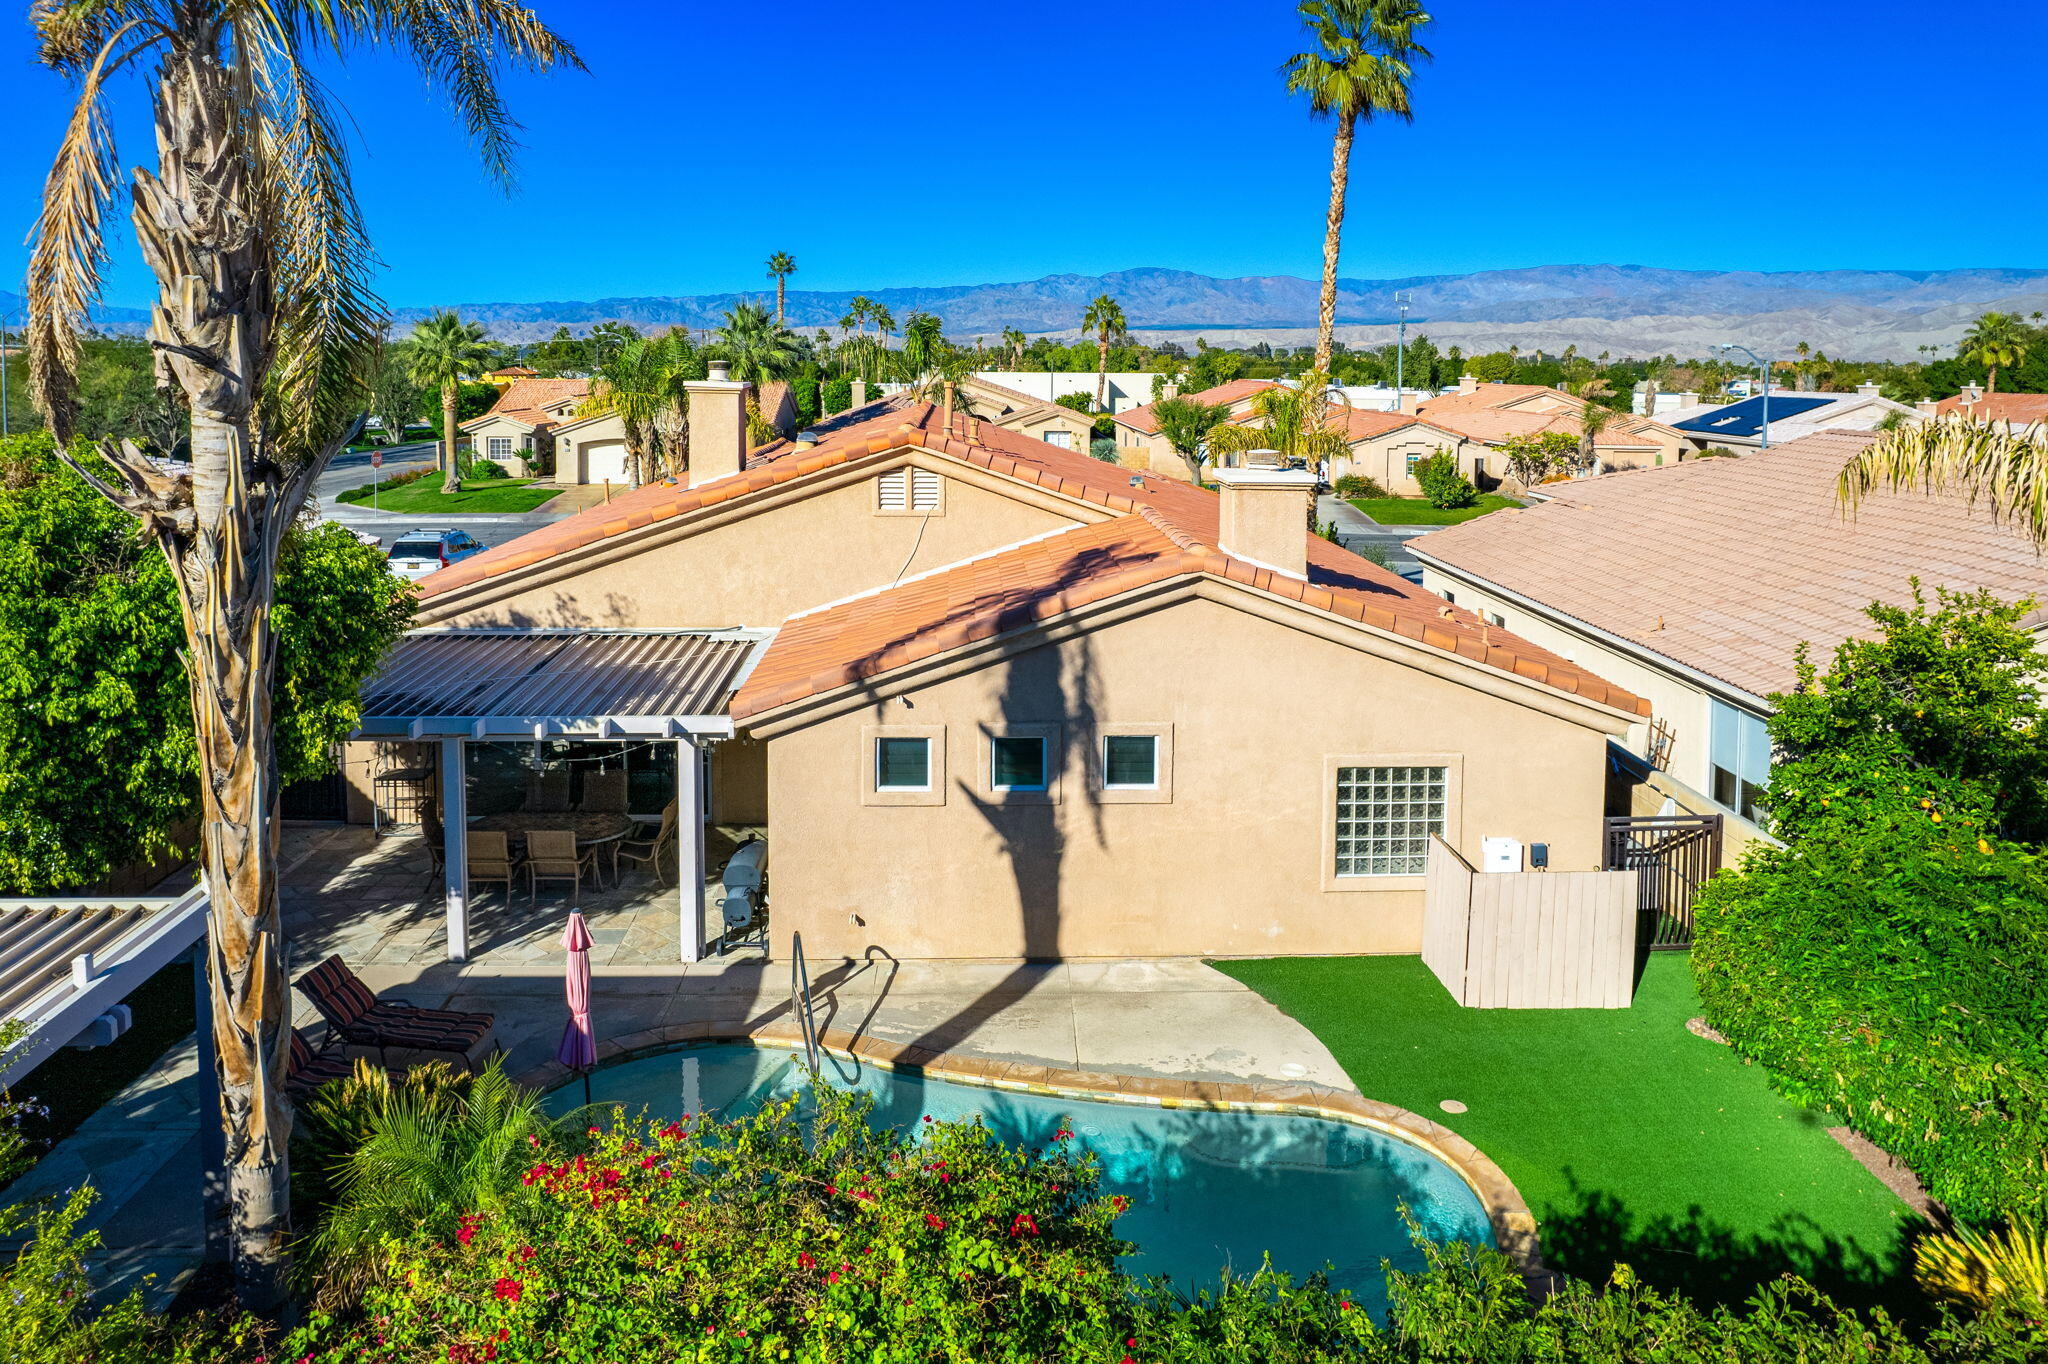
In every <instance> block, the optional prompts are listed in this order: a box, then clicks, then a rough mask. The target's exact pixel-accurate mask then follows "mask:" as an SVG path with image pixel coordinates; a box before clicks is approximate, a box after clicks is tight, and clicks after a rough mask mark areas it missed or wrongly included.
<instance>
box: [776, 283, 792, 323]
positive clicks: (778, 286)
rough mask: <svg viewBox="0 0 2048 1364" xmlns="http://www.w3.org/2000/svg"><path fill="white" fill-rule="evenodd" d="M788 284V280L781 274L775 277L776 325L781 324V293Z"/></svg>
mask: <svg viewBox="0 0 2048 1364" xmlns="http://www.w3.org/2000/svg"><path fill="white" fill-rule="evenodd" d="M788 284H789V281H788V280H786V279H784V278H783V277H782V276H781V275H777V276H776V277H775V325H776V326H778V327H779V326H781V325H782V294H783V290H784V289H785V288H786V287H787V286H788Z"/></svg>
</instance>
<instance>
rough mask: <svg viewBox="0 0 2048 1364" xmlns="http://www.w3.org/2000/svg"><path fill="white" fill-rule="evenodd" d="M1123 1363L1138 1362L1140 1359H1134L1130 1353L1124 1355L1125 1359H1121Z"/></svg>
mask: <svg viewBox="0 0 2048 1364" xmlns="http://www.w3.org/2000/svg"><path fill="white" fill-rule="evenodd" d="M1121 1364H1138V1361H1137V1360H1135V1359H1132V1358H1131V1357H1130V1356H1129V1355H1125V1356H1124V1357H1123V1360H1122V1361H1121Z"/></svg>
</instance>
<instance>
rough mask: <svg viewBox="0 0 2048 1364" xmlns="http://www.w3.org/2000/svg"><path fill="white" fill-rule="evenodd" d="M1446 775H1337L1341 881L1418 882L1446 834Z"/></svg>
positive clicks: (1352, 771) (1400, 771) (1421, 770)
mask: <svg viewBox="0 0 2048 1364" xmlns="http://www.w3.org/2000/svg"><path fill="white" fill-rule="evenodd" d="M1445 775H1446V769H1444V768H1441V767H1340V768H1338V769H1337V875H1339V876H1419V875H1421V874H1422V872H1423V871H1424V870H1425V869H1426V867H1427V864H1428V860H1429V836H1430V835H1431V834H1440V833H1442V832H1443V831H1444V811H1445V794H1444V793H1445V790H1446V782H1445Z"/></svg>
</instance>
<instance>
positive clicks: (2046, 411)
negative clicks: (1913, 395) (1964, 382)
mask: <svg viewBox="0 0 2048 1364" xmlns="http://www.w3.org/2000/svg"><path fill="white" fill-rule="evenodd" d="M1934 410H1935V412H1937V413H1939V414H1941V415H1944V416H1946V415H1948V414H1950V413H1955V412H1962V413H1966V414H1968V415H1969V416H1972V417H1976V418H1979V419H1981V420H1983V421H1993V422H2017V423H2019V424H2020V425H2022V426H2031V425H2033V424H2034V423H2035V422H2048V393H1986V394H1984V395H1983V396H1981V397H1979V398H1978V399H1977V401H1976V402H1974V403H1971V402H1965V401H1963V395H1962V394H1960V393H1958V394H1956V395H1955V396H1954V397H1952V398H1943V399H1942V400H1941V401H1940V402H1938V403H1936V404H1935V405H1934Z"/></svg>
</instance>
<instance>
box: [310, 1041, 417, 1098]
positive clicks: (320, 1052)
mask: <svg viewBox="0 0 2048 1364" xmlns="http://www.w3.org/2000/svg"><path fill="white" fill-rule="evenodd" d="M384 1070H385V1073H386V1074H388V1075H390V1077H391V1079H392V1080H393V1082H394V1083H395V1082H396V1081H397V1080H398V1079H399V1078H400V1077H401V1076H403V1075H404V1074H405V1067H403V1066H386V1067H384ZM355 1073H356V1060H355V1058H354V1057H352V1056H350V1055H348V1054H347V1051H346V1049H345V1048H343V1047H339V1046H334V1047H327V1048H324V1049H316V1048H315V1047H314V1046H313V1043H312V1042H311V1041H310V1040H309V1039H308V1038H307V1036H306V1034H305V1033H304V1032H302V1031H300V1030H299V1029H297V1028H293V1029H292V1055H291V1062H290V1065H289V1067H288V1068H287V1070H286V1071H285V1077H284V1088H285V1093H287V1094H289V1095H290V1096H291V1097H292V1098H293V1099H299V1100H303V1099H309V1098H311V1097H312V1096H313V1093H314V1091H315V1090H318V1089H319V1088H320V1087H321V1086H322V1085H326V1084H329V1083H331V1082H333V1081H335V1080H346V1079H347V1078H348V1077H349V1076H351V1075H353V1074H355Z"/></svg>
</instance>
